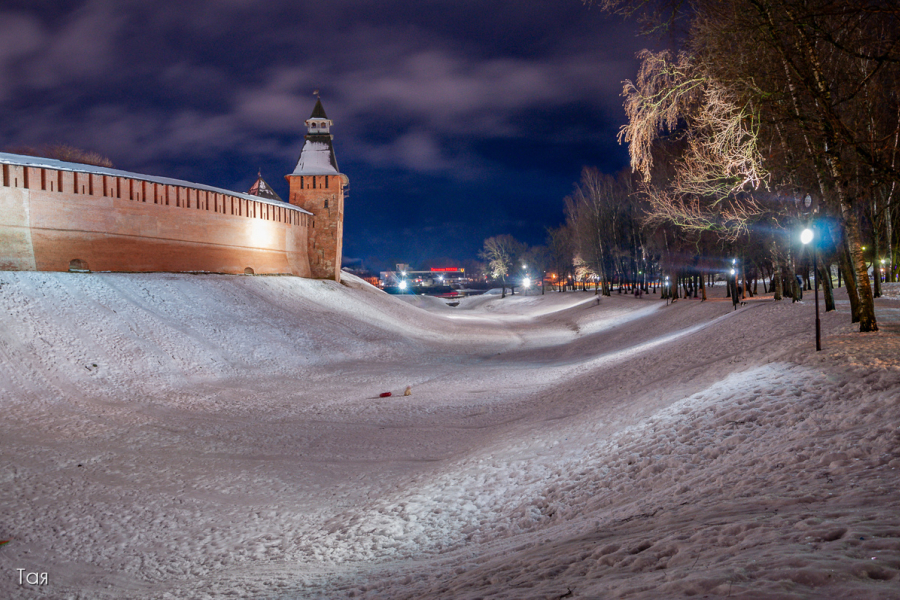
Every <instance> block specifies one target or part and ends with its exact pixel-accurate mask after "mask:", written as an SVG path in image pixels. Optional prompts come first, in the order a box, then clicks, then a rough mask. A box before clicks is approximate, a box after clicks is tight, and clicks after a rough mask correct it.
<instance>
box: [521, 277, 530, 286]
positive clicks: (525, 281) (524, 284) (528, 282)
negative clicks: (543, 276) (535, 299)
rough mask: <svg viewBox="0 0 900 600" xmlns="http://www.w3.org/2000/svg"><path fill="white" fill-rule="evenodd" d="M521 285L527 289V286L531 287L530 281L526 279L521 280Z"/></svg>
mask: <svg viewBox="0 0 900 600" xmlns="http://www.w3.org/2000/svg"><path fill="white" fill-rule="evenodd" d="M522 285H523V286H525V287H528V286H529V285H531V280H530V279H529V278H527V277H526V278H525V279H523V280H522Z"/></svg>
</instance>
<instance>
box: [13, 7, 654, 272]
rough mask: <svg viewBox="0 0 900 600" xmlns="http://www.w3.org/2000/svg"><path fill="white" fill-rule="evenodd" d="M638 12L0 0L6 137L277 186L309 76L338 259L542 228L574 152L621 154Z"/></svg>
mask: <svg viewBox="0 0 900 600" xmlns="http://www.w3.org/2000/svg"><path fill="white" fill-rule="evenodd" d="M635 29H636V28H635V25H634V23H628V22H623V21H621V20H620V19H618V18H617V17H611V16H608V15H604V14H602V13H601V12H600V11H599V10H597V9H596V8H593V9H592V8H588V7H586V6H584V4H583V3H582V2H581V1H580V0H528V1H527V2H521V1H517V2H512V1H505V2H503V1H501V2H486V1H484V0H482V1H470V0H446V1H444V0H437V1H428V0H397V1H387V0H379V1H377V2H375V1H373V2H366V1H360V0H322V1H320V2H311V1H298V0H215V1H207V0H195V1H191V2H165V1H159V2H147V1H146V0H70V1H65V0H59V1H49V0H42V1H35V0H26V1H11V0H2V1H0V114H2V117H0V150H9V149H12V148H16V147H21V146H40V145H42V144H48V143H55V142H63V143H67V144H71V145H74V146H77V147H80V148H84V149H88V150H96V151H98V152H100V153H101V154H104V155H106V156H108V157H109V158H110V159H111V160H112V161H113V163H114V164H115V166H116V168H119V169H123V170H127V171H136V172H139V173H147V174H152V175H160V176H166V177H176V178H180V179H185V180H188V181H192V182H197V183H203V184H208V185H215V186H220V187H223V188H228V189H232V190H237V191H246V190H247V189H248V188H249V187H250V185H251V184H252V183H253V181H254V180H255V176H256V172H257V169H261V170H262V173H263V176H264V177H265V178H266V180H267V181H268V182H269V184H271V185H272V187H274V188H275V190H276V191H277V192H278V193H279V194H280V195H281V196H282V197H284V198H286V197H287V182H286V181H285V180H284V175H285V174H287V173H289V172H291V171H292V170H293V168H294V166H295V164H296V161H297V158H298V156H299V153H300V148H301V146H302V144H303V135H304V134H305V132H306V130H305V125H304V121H305V120H306V119H307V118H308V117H309V115H310V113H311V111H312V108H313V106H314V104H315V97H314V95H313V91H314V90H316V89H318V90H320V92H321V97H322V103H323V105H324V107H325V111H326V112H327V113H328V117H329V118H330V119H332V120H333V121H334V126H333V127H332V133H333V134H334V146H335V153H336V156H337V160H338V166H339V167H340V169H341V171H342V172H343V173H346V174H347V175H348V176H349V177H350V195H349V197H348V199H347V201H346V216H345V229H344V256H345V264H348V263H350V264H357V265H358V264H359V261H362V264H363V265H364V266H366V267H368V268H370V269H374V270H378V269H382V268H386V267H388V266H390V265H393V264H394V263H397V262H405V263H410V264H413V265H415V266H423V267H427V266H437V265H438V264H441V263H449V261H451V260H465V259H473V258H476V254H477V252H478V250H479V249H480V247H481V245H482V242H483V240H484V238H486V237H488V236H491V235H498V234H504V233H508V234H512V235H514V236H516V237H517V238H519V239H520V240H523V241H525V242H528V243H529V244H540V243H543V242H544V238H545V228H546V227H548V226H556V225H558V224H559V223H560V222H561V221H562V219H563V214H562V200H563V198H564V197H565V196H566V195H567V194H568V193H570V192H571V190H572V187H573V185H574V184H575V183H576V182H577V180H578V177H579V173H580V171H581V169H582V167H583V166H596V167H598V168H600V169H601V170H603V171H606V172H610V173H612V172H615V171H618V170H619V169H621V168H622V167H624V166H625V165H626V164H627V151H626V148H625V147H624V146H620V145H619V144H618V143H617V141H616V133H617V131H618V129H619V127H620V125H621V124H622V123H623V122H624V120H625V116H624V111H623V109H622V98H621V97H620V92H621V89H622V84H621V82H622V80H623V79H626V78H633V77H634V75H635V74H636V70H637V61H636V59H635V54H636V53H637V52H638V51H639V50H640V49H641V48H643V47H645V46H647V45H648V40H646V39H644V38H640V37H638V36H637V35H636V34H635Z"/></svg>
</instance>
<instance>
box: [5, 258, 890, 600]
mask: <svg viewBox="0 0 900 600" xmlns="http://www.w3.org/2000/svg"><path fill="white" fill-rule="evenodd" d="M345 283H346V285H339V284H336V283H334V282H324V281H310V280H304V279H298V278H293V277H240V276H213V275H207V276H202V275H166V274H149V275H127V274H87V275H86V274H68V273H0V307H2V310H0V407H2V409H3V413H4V419H3V420H2V421H0V451H2V463H0V481H2V482H3V485H2V486H0V516H2V519H0V539H2V540H6V539H9V540H11V541H10V542H9V543H8V544H6V545H3V546H0V571H2V572H4V573H6V576H5V577H3V578H0V597H3V598H7V597H8V598H34V597H38V598H40V597H46V598H65V597H70V598H91V599H94V598H100V599H103V598H219V597H239V598H285V599H287V598H340V597H356V598H359V597H365V598H476V597H493V598H558V597H572V598H579V597H581V598H597V597H602V598H614V597H629V598H666V597H680V596H684V595H699V596H701V597H702V596H709V597H732V598H740V597H743V598H800V597H839V596H844V597H848V598H850V597H852V598H900V591H898V590H900V588H898V584H900V575H898V573H900V489H898V482H900V429H898V426H900V402H898V401H897V399H898V397H900V301H898V300H897V299H896V294H895V293H894V292H895V291H896V290H895V289H894V288H895V287H896V286H894V287H890V286H889V289H888V292H889V294H893V296H894V297H893V298H886V299H883V300H879V301H878V318H879V323H880V325H881V329H882V330H881V331H880V332H879V333H877V334H868V335H860V334H858V333H854V332H853V327H852V326H851V325H850V324H849V322H848V321H849V319H848V318H847V315H846V311H847V305H846V303H840V304H839V311H838V314H835V313H829V314H827V315H823V317H822V320H823V328H824V336H825V337H824V350H823V352H821V353H816V352H814V348H813V337H812V325H813V313H812V308H811V305H812V303H811V302H809V301H807V302H804V303H796V304H791V303H790V302H789V301H786V302H781V303H777V304H776V303H773V302H759V303H751V304H749V305H748V306H746V307H743V308H741V309H739V310H738V311H732V310H731V304H730V302H721V301H711V302H706V303H700V302H698V301H685V300H682V301H679V302H678V303H676V304H674V305H672V306H666V305H665V303H664V302H660V301H658V300H654V299H653V298H654V297H653V296H650V297H649V298H647V297H645V298H643V299H636V298H633V297H630V296H618V295H616V296H613V297H612V298H603V299H602V300H601V301H600V302H599V303H598V302H597V301H596V298H595V296H593V295H592V294H590V293H564V294H556V293H548V294H547V295H545V296H527V297H523V296H519V295H517V296H515V297H508V298H506V299H500V298H481V299H477V300H475V299H472V300H471V301H469V302H463V303H461V304H460V306H459V307H457V308H448V307H446V306H437V305H435V306H432V305H431V304H429V303H422V302H419V303H418V304H419V305H420V306H411V305H409V304H408V303H406V302H404V301H401V300H398V299H396V298H393V297H390V296H387V295H385V294H383V293H381V292H379V291H378V290H375V289H374V288H371V286H368V285H367V284H365V283H364V282H361V281H360V280H355V279H353V278H348V279H347V280H346V282H345ZM423 307H424V309H423ZM425 309H427V310H425ZM407 386H411V391H412V394H411V395H410V396H403V395H402V393H403V390H404V389H405V388H406V387H407ZM385 391H391V392H393V394H394V395H393V396H391V397H388V398H380V397H379V393H380V392H385ZM19 568H21V569H25V572H39V573H43V572H46V573H48V579H49V581H48V584H47V585H44V586H41V585H28V584H27V583H26V584H24V585H19V583H18V572H17V571H16V569H19ZM567 594H568V595H567Z"/></svg>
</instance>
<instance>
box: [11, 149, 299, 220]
mask: <svg viewBox="0 0 900 600" xmlns="http://www.w3.org/2000/svg"><path fill="white" fill-rule="evenodd" d="M0 165H16V166H21V167H31V168H35V169H54V170H57V171H71V172H73V173H91V174H94V175H106V176H108V177H122V178H125V179H134V180H137V181H147V182H150V183H158V184H160V185H171V186H178V187H183V188H188V189H195V190H203V191H206V192H213V193H217V194H223V195H226V196H233V197H235V198H243V199H245V200H252V201H254V202H260V203H262V204H270V205H272V206H278V207H280V208H284V209H286V210H292V211H296V212H300V213H304V214H307V215H312V213H311V212H309V211H308V210H306V209H303V208H300V207H299V206H295V205H293V204H289V203H287V202H279V201H277V200H269V199H268V198H263V197H260V196H254V195H253V194H245V193H242V192H235V191H233V190H226V189H224V188H218V187H214V186H210V185H203V184H200V183H192V182H190V181H184V180H181V179H172V178H170V177H156V176H153V175H144V174H142V173H132V172H129V171H120V170H119V169H110V168H107V167H95V166H93V165H83V164H80V163H71V162H65V161H62V160H55V159H52V158H41V157H37V156H25V155H22V154H10V153H7V152H0Z"/></svg>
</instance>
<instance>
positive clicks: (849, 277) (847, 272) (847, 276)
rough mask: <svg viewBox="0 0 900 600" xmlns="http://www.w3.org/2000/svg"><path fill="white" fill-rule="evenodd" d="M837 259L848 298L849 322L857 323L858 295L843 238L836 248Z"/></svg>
mask: <svg viewBox="0 0 900 600" xmlns="http://www.w3.org/2000/svg"><path fill="white" fill-rule="evenodd" d="M838 259H839V260H840V264H841V271H842V272H843V273H844V281H845V282H846V288H847V297H848V298H849V299H850V322H851V323H859V297H858V296H857V295H856V280H855V279H854V276H853V269H852V268H851V267H850V253H849V251H848V250H847V243H846V240H844V239H843V238H842V239H841V248H840V250H838Z"/></svg>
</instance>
